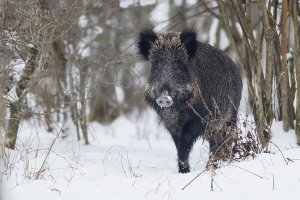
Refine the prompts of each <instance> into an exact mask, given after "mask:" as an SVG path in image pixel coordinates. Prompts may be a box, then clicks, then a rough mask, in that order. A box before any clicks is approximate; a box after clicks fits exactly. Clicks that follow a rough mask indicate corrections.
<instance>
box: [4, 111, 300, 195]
mask: <svg viewBox="0 0 300 200" xmlns="http://www.w3.org/2000/svg"><path fill="white" fill-rule="evenodd" d="M281 125H282V124H280V123H274V125H273V128H272V131H273V135H274V136H273V139H272V141H273V143H274V144H276V145H277V146H274V145H271V146H270V150H271V153H264V154H260V155H258V156H257V157H256V158H255V159H249V160H247V161H243V162H234V163H231V164H228V165H225V166H224V167H222V168H220V169H218V170H216V171H215V172H214V173H212V172H210V171H205V172H203V173H202V174H201V175H200V176H199V177H198V178H197V179H196V180H195V181H194V182H192V183H191V184H190V185H189V186H187V187H186V188H185V189H184V190H182V188H183V187H185V186H186V185H187V184H188V183H189V182H190V181H191V180H192V179H193V178H194V177H196V176H197V175H198V174H199V173H201V172H202V171H203V170H204V169H205V166H206V161H207V159H208V147H207V144H206V143H205V142H204V143H203V141H202V140H199V141H198V142H197V143H196V145H195V146H194V150H193V152H192V154H191V158H190V161H191V167H192V170H191V173H189V174H178V172H177V165H176V150H175V146H174V144H173V141H172V140H171V137H170V136H169V134H168V133H167V132H166V131H165V130H164V129H163V128H162V127H160V126H159V125H158V123H157V120H156V118H155V114H154V113H153V112H152V111H149V112H147V113H145V114H144V115H143V116H140V117H132V118H131V119H128V118H126V117H121V118H119V119H117V120H116V121H115V122H114V123H113V124H112V125H111V126H101V125H99V124H96V123H95V124H90V125H89V133H90V142H91V144H90V145H83V142H82V141H80V142H77V141H76V137H75V135H76V134H75V129H74V128H72V127H73V126H72V123H71V122H68V123H67V124H66V125H65V126H66V127H70V128H69V130H68V131H67V132H66V133H64V134H60V135H59V137H58V138H57V139H56V141H55V142H54V140H55V138H56V135H57V134H52V133H48V132H46V130H42V129H39V128H38V125H35V124H34V123H33V121H31V122H23V123H22V127H21V130H20V133H19V140H18V143H17V150H16V151H7V156H8V157H10V162H9V163H10V164H11V165H12V166H11V167H10V169H11V170H8V171H6V175H3V176H2V182H1V195H2V199H3V200H29V199H30V200H56V199H57V200H59V199H62V200H77V199H80V200H82V199H88V200H93V199H95V200H96V199H97V200H99V199H101V200H102V199H103V200H110V199H116V200H127V199H128V200H132V199H155V200H157V199H206V200H209V199H214V200H215V199H222V200H226V199H228V200H229V199H230V200H234V199H244V200H246V199H247V200H250V199H253V200H259V199H262V200H266V199H272V200H276V199H278V200H282V199H288V200H293V199H295V200H296V199H299V196H300V148H299V146H297V145H296V143H295V141H296V138H295V134H294V132H293V131H290V132H288V133H285V132H283V131H282V128H281V127H282V126H281ZM60 128H61V127H57V130H59V129H60ZM58 132H59V131H57V132H56V133H58ZM62 135H68V136H67V137H66V138H64V139H62V138H61V136H62ZM53 142H54V144H53ZM52 144H53V146H52V147H51V145H52ZM50 147H51V150H50V151H49V149H50ZM3 163H4V162H3V161H1V168H2V170H3ZM39 171H40V172H41V173H40V174H39V173H38V172H39ZM38 174H39V175H38ZM25 176H26V177H27V178H25ZM37 176H38V180H35V178H36V177H37ZM212 178H213V184H212V185H211V183H212ZM0 199H1V197H0Z"/></svg>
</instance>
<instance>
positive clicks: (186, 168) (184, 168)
mask: <svg viewBox="0 0 300 200" xmlns="http://www.w3.org/2000/svg"><path fill="white" fill-rule="evenodd" d="M178 165H179V173H181V174H185V173H189V172H190V165H189V161H188V160H187V161H185V162H183V161H181V160H178Z"/></svg>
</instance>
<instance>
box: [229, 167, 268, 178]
mask: <svg viewBox="0 0 300 200" xmlns="http://www.w3.org/2000/svg"><path fill="white" fill-rule="evenodd" d="M232 166H234V167H236V168H239V169H241V170H244V171H246V172H248V173H250V174H253V175H254V176H257V177H258V178H261V179H264V177H262V176H260V175H258V174H255V173H253V172H250V171H249V170H247V169H244V168H241V167H238V166H236V165H233V164H232Z"/></svg>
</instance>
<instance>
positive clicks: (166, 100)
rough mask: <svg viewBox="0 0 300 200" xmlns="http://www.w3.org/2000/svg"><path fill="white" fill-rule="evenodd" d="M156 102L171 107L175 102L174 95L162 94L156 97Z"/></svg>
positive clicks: (161, 105)
mask: <svg viewBox="0 0 300 200" xmlns="http://www.w3.org/2000/svg"><path fill="white" fill-rule="evenodd" d="M156 103H157V104H158V105H159V106H160V107H161V108H162V107H170V106H171V105H172V104H173V100H172V97H170V96H160V97H159V98H157V99H156Z"/></svg>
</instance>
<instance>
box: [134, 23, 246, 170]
mask: <svg viewBox="0 0 300 200" xmlns="http://www.w3.org/2000/svg"><path fill="white" fill-rule="evenodd" d="M137 48H138V52H139V54H140V55H141V56H142V57H143V59H144V60H147V61H149V62H150V63H151V69H150V73H149V76H148V79H147V85H146V88H145V102H146V103H147V104H148V105H149V106H150V107H151V108H153V109H154V110H155V111H156V112H157V114H158V115H159V117H160V119H161V121H162V122H163V124H164V125H165V127H166V129H167V130H168V131H169V132H170V134H171V136H172V138H173V140H174V143H175V146H176V149H177V155H178V166H179V172H180V173H186V172H189V170H190V169H189V168H190V167H189V162H188V158H189V154H190V151H191V149H192V147H193V144H194V142H195V141H196V140H197V138H199V137H200V136H202V135H204V133H205V131H206V130H207V129H208V127H209V130H210V132H211V131H212V130H215V131H216V132H219V130H220V129H221V127H224V125H227V126H232V125H235V123H236V118H237V108H238V107H239V104H240V100H241V91H242V79H241V76H240V73H239V70H238V68H237V66H236V65H235V64H234V62H233V61H232V60H231V59H230V58H229V57H228V56H227V55H225V54H224V53H223V52H222V51H221V50H219V49H216V48H214V47H212V46H210V45H208V44H203V43H201V42H199V41H197V32H196V31H195V30H194V29H185V30H183V31H182V32H181V33H179V32H168V33H154V32H153V31H152V30H151V29H144V30H142V31H141V32H140V35H139V38H138V41H137ZM162 91H167V92H168V94H169V95H170V97H172V100H173V104H172V105H171V106H170V107H162V108H161V107H160V106H159V105H158V104H157V103H156V99H157V98H158V97H159V96H160V94H161V93H162ZM206 138H208V140H209V143H210V148H211V150H213V149H217V148H213V147H215V146H218V145H221V143H222V141H219V140H217V139H215V138H216V137H211V138H209V137H206Z"/></svg>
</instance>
